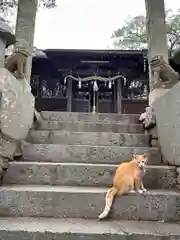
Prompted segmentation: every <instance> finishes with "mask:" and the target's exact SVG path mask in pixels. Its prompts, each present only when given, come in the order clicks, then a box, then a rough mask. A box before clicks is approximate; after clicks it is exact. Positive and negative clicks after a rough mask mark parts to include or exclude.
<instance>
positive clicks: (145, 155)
mask: <svg viewBox="0 0 180 240" xmlns="http://www.w3.org/2000/svg"><path fill="white" fill-rule="evenodd" d="M143 157H144V159H146V162H147V161H148V155H147V153H144V154H143Z"/></svg>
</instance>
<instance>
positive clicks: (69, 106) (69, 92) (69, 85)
mask: <svg viewBox="0 0 180 240" xmlns="http://www.w3.org/2000/svg"><path fill="white" fill-rule="evenodd" d="M72 94H73V92H72V79H71V78H69V79H68V83H67V112H72Z"/></svg>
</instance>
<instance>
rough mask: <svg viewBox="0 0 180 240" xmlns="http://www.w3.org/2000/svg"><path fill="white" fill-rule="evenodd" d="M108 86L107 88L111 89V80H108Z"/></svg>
mask: <svg viewBox="0 0 180 240" xmlns="http://www.w3.org/2000/svg"><path fill="white" fill-rule="evenodd" d="M108 88H109V89H111V88H112V82H111V81H109V85H108Z"/></svg>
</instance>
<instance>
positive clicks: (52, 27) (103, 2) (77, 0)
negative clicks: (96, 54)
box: [34, 0, 180, 49]
mask: <svg viewBox="0 0 180 240" xmlns="http://www.w3.org/2000/svg"><path fill="white" fill-rule="evenodd" d="M157 1H158V0H157ZM144 2H145V1H144V0H57V4H58V7H57V8H54V9H51V10H38V13H37V17H36V28H35V40H34V45H35V47H37V48H40V49H45V48H76V49H106V48H107V46H108V45H109V46H112V45H111V43H112V40H111V38H110V37H111V35H112V32H113V31H114V30H116V29H117V28H119V27H121V26H122V25H123V23H124V21H125V20H126V19H127V18H128V17H129V16H136V15H140V14H144V15H145V3H144ZM165 4H166V6H165V7H166V8H167V9H168V8H171V9H172V10H173V11H176V10H177V9H178V8H180V0H165Z"/></svg>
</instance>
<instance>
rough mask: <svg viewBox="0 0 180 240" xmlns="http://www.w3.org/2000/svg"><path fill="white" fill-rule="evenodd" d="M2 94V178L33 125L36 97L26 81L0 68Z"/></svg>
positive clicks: (0, 169) (0, 162)
mask: <svg viewBox="0 0 180 240" xmlns="http://www.w3.org/2000/svg"><path fill="white" fill-rule="evenodd" d="M0 93H1V99H0V177H1V176H2V172H3V169H4V168H7V167H8V162H9V160H12V159H13V157H14V156H15V155H16V153H17V150H20V149H19V147H20V146H21V142H22V140H24V139H25V138H26V136H27V134H28V131H29V128H30V127H31V126H32V124H33V116H34V96H33V95H32V94H31V88H30V85H29V84H28V82H27V81H26V80H25V79H21V80H17V79H16V78H15V77H14V76H13V75H12V74H11V73H10V72H9V71H8V70H6V69H5V68H0Z"/></svg>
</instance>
